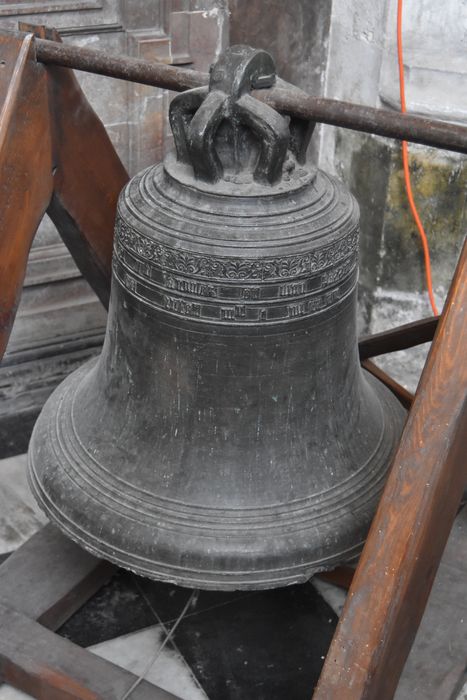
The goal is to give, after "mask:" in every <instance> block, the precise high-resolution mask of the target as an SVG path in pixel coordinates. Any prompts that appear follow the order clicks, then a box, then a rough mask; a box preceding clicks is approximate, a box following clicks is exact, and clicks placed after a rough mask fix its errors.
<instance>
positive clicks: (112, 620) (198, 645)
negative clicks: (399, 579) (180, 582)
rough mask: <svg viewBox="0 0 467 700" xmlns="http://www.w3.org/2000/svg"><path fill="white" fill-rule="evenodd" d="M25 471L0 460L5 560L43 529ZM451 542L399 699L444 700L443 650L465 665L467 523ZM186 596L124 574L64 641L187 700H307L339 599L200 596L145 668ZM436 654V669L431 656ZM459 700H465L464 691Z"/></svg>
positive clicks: (321, 587) (0, 547)
mask: <svg viewBox="0 0 467 700" xmlns="http://www.w3.org/2000/svg"><path fill="white" fill-rule="evenodd" d="M25 466H26V460H25V458H24V456H21V457H17V458H10V459H7V460H3V461H0V473H1V478H2V481H1V484H2V486H1V488H0V554H2V553H8V552H11V551H13V550H14V549H16V548H17V547H18V546H19V545H20V544H21V543H22V542H23V541H25V540H26V539H27V538H28V537H29V536H30V535H31V534H32V533H33V532H34V531H35V530H37V529H38V528H39V527H40V526H41V524H42V523H43V522H44V518H43V516H42V515H41V514H40V513H39V512H38V511H37V508H36V507H35V505H34V503H33V501H32V498H31V496H30V494H29V490H28V487H27V482H26V477H25ZM464 535H465V537H464ZM452 537H454V538H457V539H456V541H455V542H453V544H452V545H451V550H452V551H451V550H450V551H448V552H447V553H446V557H445V565H444V568H443V567H442V570H440V574H439V576H438V579H437V586H438V587H437V588H435V590H434V593H433V595H432V599H431V600H430V606H429V608H428V611H427V614H426V618H425V620H424V626H423V625H422V628H421V630H420V634H419V636H418V638H417V642H416V645H415V647H414V652H413V654H412V656H411V659H409V663H408V664H407V668H406V672H405V673H404V676H403V678H402V680H401V686H400V689H399V691H398V694H397V696H396V698H397V700H409V699H410V700H439V698H438V697H437V696H436V694H433V692H432V691H430V688H429V684H428V685H427V677H428V676H429V675H430V674H429V673H427V669H429V668H430V663H431V664H433V663H436V662H437V661H438V660H439V658H440V656H442V654H443V648H441V647H443V646H444V647H446V646H450V652H449V653H450V655H451V657H452V662H453V663H456V664H459V659H460V660H461V662H462V659H463V658H464V657H466V656H467V654H466V653H465V652H466V650H467V634H465V633H464V629H466V628H467V624H466V625H463V617H464V614H465V619H466V623H467V596H465V595H464V596H463V595H462V590H463V591H464V593H465V591H466V585H465V580H466V576H465V574H466V573H467V571H466V569H467V563H466V560H467V556H465V557H464V553H465V552H464V550H463V549H462V547H464V544H465V545H467V518H466V517H463V519H462V520H459V522H458V523H457V525H456V528H455V530H454V531H453V535H452ZM459 543H461V544H462V543H464V544H462V546H460V545H459ZM464 549H465V547H464ZM453 594H455V595H457V596H459V597H460V598H462V600H459V601H458V605H457V606H453V605H451V606H449V605H448V604H447V603H446V601H447V599H448V598H449V596H452V595H453ZM189 596H190V591H187V590H186V589H181V588H177V587H174V586H169V585H165V584H160V583H156V582H150V581H147V580H144V579H141V578H139V577H136V576H134V575H133V574H130V573H128V572H123V571H121V572H119V573H118V574H117V575H116V576H115V577H114V578H113V579H112V580H111V581H110V582H109V584H108V585H107V586H105V587H104V588H103V589H101V590H100V591H99V592H98V593H97V594H96V596H94V598H93V599H91V601H89V603H88V604H87V605H86V606H84V608H83V609H82V610H80V611H78V613H76V614H75V615H74V616H73V617H72V618H70V620H69V621H68V622H67V623H66V624H65V625H64V626H63V627H62V629H61V630H60V631H59V632H60V634H62V635H63V636H65V637H68V638H70V639H72V640H73V641H74V642H75V643H77V644H80V645H81V646H87V647H89V648H90V649H91V650H92V651H93V652H94V653H95V654H98V655H99V656H102V657H104V658H106V659H108V660H111V661H113V662H114V663H117V664H119V665H121V666H122V667H124V668H126V669H129V670H131V671H132V672H133V673H135V674H137V675H138V674H142V673H143V672H146V673H145V677H146V679H147V680H149V681H150V682H152V683H154V684H156V685H158V686H160V687H162V688H165V689H166V690H168V691H170V692H172V693H174V694H175V695H177V696H179V697H180V698H182V699H183V700H202V699H203V698H204V699H206V698H209V700H250V699H251V700H262V699H263V698H265V699H266V698H267V699H268V700H276V699H277V700H279V698H280V699H281V700H283V698H285V697H287V699H288V700H295V699H297V700H301V699H302V698H303V700H304V699H305V698H307V700H308V699H309V697H310V689H312V688H313V685H314V683H315V682H316V680H317V678H318V675H319V671H320V668H321V665H322V662H323V658H324V655H325V653H326V650H327V647H328V645H329V642H330V639H331V637H332V634H333V631H334V628H335V625H336V622H337V615H339V614H340V612H341V609H342V605H343V602H344V600H345V594H344V593H343V592H342V591H341V590H339V589H337V588H335V587H334V586H331V585H330V584H325V583H323V582H320V581H313V582H312V583H307V584H304V585H303V586H292V587H289V588H283V589H278V590H276V591H265V592H251V593H240V592H239V593H230V594H229V593H217V592H199V593H198V594H196V595H195V596H194V598H193V601H192V604H191V606H190V608H189V609H188V611H187V613H186V615H185V617H184V618H183V620H182V622H181V624H180V626H179V627H178V628H177V630H176V632H175V634H174V637H173V639H171V640H170V642H169V643H168V644H167V645H166V646H165V647H164V648H163V649H162V651H161V652H160V655H158V658H157V660H156V661H155V663H154V664H153V665H152V666H151V667H150V668H148V665H149V664H150V662H151V660H152V659H154V657H155V655H157V654H158V649H160V647H161V645H162V643H163V640H164V639H165V638H166V636H167V631H168V629H169V628H170V627H172V625H173V623H174V621H175V620H176V619H177V617H178V616H179V614H180V611H181V610H182V609H183V608H184V606H185V603H186V601H187V600H188V597H189ZM464 598H465V599H466V602H464ZM451 602H452V601H451ZM430 615H431V617H430ZM440 615H441V618H442V620H443V625H444V626H443V625H441V626H440V624H439V620H440ZM433 616H434V618H435V619H434V618H433ZM450 616H451V617H450ZM441 627H443V629H441ZM434 635H436V636H434ZM437 641H438V642H439V646H440V649H436V642H437ZM424 650H425V651H426V653H425V656H424ZM434 650H435V651H434ZM433 653H436V654H437V661H436V662H434V661H433V659H432V658H429V657H427V654H428V655H429V654H431V655H433ZM441 671H442V672H443V673H444V671H443V670H442V669H441ZM437 682H438V681H437ZM440 682H441V681H440ZM130 697H131V696H130ZM21 698H27V696H26V695H24V694H22V693H19V692H18V691H16V690H14V689H12V688H9V687H7V686H5V685H4V686H2V687H0V700H20V699H21ZM443 700H444V698H443ZM459 700H467V685H466V687H465V688H464V690H462V691H461V693H460V695H459Z"/></svg>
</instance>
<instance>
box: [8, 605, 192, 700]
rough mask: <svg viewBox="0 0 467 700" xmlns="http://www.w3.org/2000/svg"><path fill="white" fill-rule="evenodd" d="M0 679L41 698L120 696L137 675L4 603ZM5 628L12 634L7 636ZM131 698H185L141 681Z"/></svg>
mask: <svg viewBox="0 0 467 700" xmlns="http://www.w3.org/2000/svg"><path fill="white" fill-rule="evenodd" d="M0 630H1V631H2V634H0V679H1V680H3V681H4V682H6V683H9V684H10V685H12V686H14V687H15V688H18V689H20V690H22V691H23V692H25V693H29V695H32V697H34V698H39V699H40V700H119V698H121V697H123V695H124V694H125V692H126V691H127V690H128V689H129V688H130V687H131V685H132V684H133V682H134V681H135V680H136V676H135V675H134V674H133V673H130V671H126V670H125V669H123V668H120V666H116V665H115V664H112V663H111V662H109V661H106V660H105V659H101V658H99V657H98V656H96V655H95V654H93V653H91V652H90V651H87V650H86V649H82V648H81V647H78V646H77V645H76V644H73V643H72V642H70V641H68V640H67V639H63V638H62V637H59V636H58V635H56V634H54V633H53V632H50V631H49V630H47V629H45V628H44V627H42V626H41V625H39V624H38V623H37V622H34V621H33V620H30V619H29V618H28V617H26V616H25V615H22V614H21V613H18V612H17V611H15V610H12V609H11V608H8V607H7V606H5V605H2V604H0ZM5 630H8V633H7V634H5ZM131 700H180V699H179V698H177V697H176V696H175V695H172V693H169V692H167V691H165V690H162V688H158V687H157V686H155V685H152V683H148V682H147V681H142V682H141V683H140V685H138V686H137V687H136V688H135V690H134V691H133V692H132V694H131Z"/></svg>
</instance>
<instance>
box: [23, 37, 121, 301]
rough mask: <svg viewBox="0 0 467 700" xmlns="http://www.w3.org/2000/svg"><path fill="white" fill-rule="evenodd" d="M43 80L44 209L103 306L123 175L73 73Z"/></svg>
mask: <svg viewBox="0 0 467 700" xmlns="http://www.w3.org/2000/svg"><path fill="white" fill-rule="evenodd" d="M20 28H21V29H23V30H27V31H31V32H33V33H34V34H35V36H37V37H40V38H43V39H48V40H53V41H55V42H61V38H60V35H59V34H58V32H57V31H56V30H55V29H48V28H46V27H45V26H42V25H40V26H34V25H28V24H20ZM47 82H48V96H49V112H50V119H51V132H52V149H53V163H54V177H53V196H52V200H51V202H50V205H49V207H48V209H47V213H48V214H49V216H50V218H51V219H52V221H53V222H54V224H55V226H56V227H57V229H58V232H59V233H60V236H61V237H62V239H63V240H64V242H65V244H66V246H67V247H68V249H69V251H70V253H71V254H72V256H73V258H74V260H75V262H76V264H77V265H78V268H79V269H80V271H81V272H82V274H83V276H84V277H85V278H86V279H87V280H88V282H89V283H90V285H91V287H92V288H93V289H94V291H95V292H96V294H97V296H98V297H99V299H100V300H101V302H102V303H103V304H104V306H105V307H106V308H107V306H108V303H109V295H110V280H111V262H112V247H113V233H114V223H115V212H116V208H117V200H118V196H119V194H120V192H121V190H122V188H123V187H124V185H125V184H126V183H127V181H128V174H127V172H126V170H125V168H124V166H123V164H122V162H121V160H120V158H119V156H118V155H117V153H116V151H115V148H114V147H113V145H112V142H111V140H110V138H109V136H108V134H107V132H106V130H105V127H104V125H103V124H102V122H101V120H100V119H99V117H98V116H97V114H96V113H95V112H94V110H93V108H92V107H91V105H90V104H89V102H88V100H87V99H86V96H85V94H84V92H83V91H82V90H81V87H80V85H79V83H78V80H77V79H76V76H75V74H74V72H73V71H72V70H70V69H69V68H61V67H58V66H48V67H47Z"/></svg>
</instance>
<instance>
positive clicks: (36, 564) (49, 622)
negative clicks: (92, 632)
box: [0, 525, 116, 630]
mask: <svg viewBox="0 0 467 700" xmlns="http://www.w3.org/2000/svg"><path fill="white" fill-rule="evenodd" d="M115 571H116V567H114V566H113V565H112V564H109V563H108V562H105V561H102V560H100V559H97V558H96V557H93V556H92V555H91V554H88V553H87V552H85V551H84V549H82V548H81V547H78V545H77V544H75V543H74V542H72V541H71V540H69V539H68V538H67V537H65V535H62V533H61V532H60V531H59V530H57V529H56V528H55V527H54V526H53V525H46V526H45V527H43V528H42V529H41V530H39V532H36V534H35V535H33V536H32V537H31V538H30V539H29V540H28V541H27V542H25V543H24V544H23V545H22V546H21V547H20V548H19V549H17V550H16V552H14V553H13V554H11V555H10V556H9V557H8V559H7V560H6V561H5V562H4V563H3V564H2V565H1V566H0V602H2V603H3V604H4V605H7V606H8V607H10V608H14V609H15V610H18V611H19V612H21V613H24V614H25V615H27V616H28V617H30V618H31V619H33V620H37V621H38V622H40V623H41V624H42V625H44V626H46V627H48V628H49V629H53V630H55V629H58V628H59V627H60V626H61V625H62V624H63V623H64V622H65V621H66V620H68V618H69V617H71V615H73V613H74V612H76V610H78V609H79V608H80V607H81V606H82V605H83V604H84V603H85V602H86V601H87V600H88V599H89V598H90V597H91V596H92V595H93V594H94V593H95V592H96V591H98V590H99V588H101V587H102V586H103V585H104V584H105V583H106V582H107V581H108V580H109V578H110V577H111V576H112V574H113V573H114V572H115Z"/></svg>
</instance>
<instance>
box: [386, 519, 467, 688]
mask: <svg viewBox="0 0 467 700" xmlns="http://www.w3.org/2000/svg"><path fill="white" fill-rule="evenodd" d="M466 581H467V508H466V507H464V508H463V509H462V511H461V512H460V513H459V515H458V516H457V518H456V521H455V523H454V527H453V528H452V531H451V535H450V537H449V541H448V544H447V546H446V549H445V551H444V555H443V558H442V560H441V564H440V567H439V569H438V573H437V575H436V579H435V582H434V585H433V590H432V591H431V595H430V598H429V601H428V606H427V609H426V610H425V614H424V616H423V620H422V623H421V625H420V628H419V630H418V633H417V636H416V638H415V642H414V645H413V647H412V651H411V652H410V654H409V658H408V659H407V663H406V665H405V668H404V671H403V673H402V676H401V679H400V682H399V686H398V688H397V691H396V695H395V700H407V698H410V699H411V700H452V698H454V697H456V696H457V693H458V691H459V689H460V687H461V686H462V684H463V680H464V672H465V668H466V666H467V596H466Z"/></svg>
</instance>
